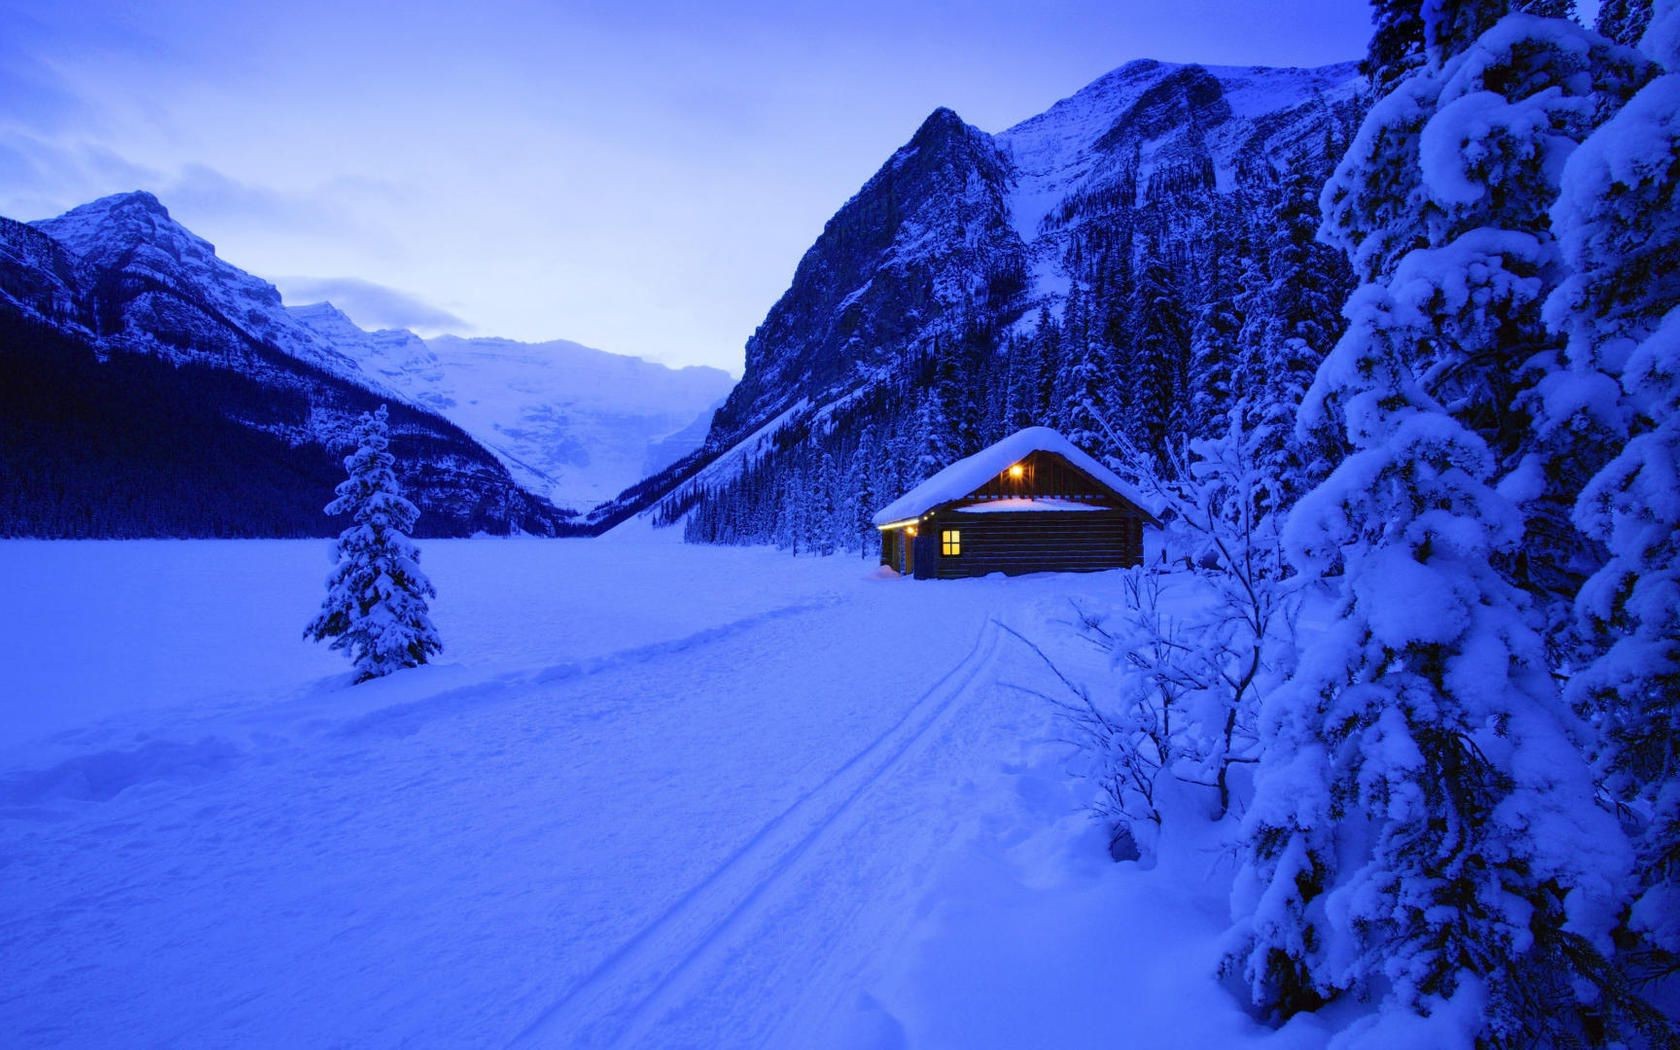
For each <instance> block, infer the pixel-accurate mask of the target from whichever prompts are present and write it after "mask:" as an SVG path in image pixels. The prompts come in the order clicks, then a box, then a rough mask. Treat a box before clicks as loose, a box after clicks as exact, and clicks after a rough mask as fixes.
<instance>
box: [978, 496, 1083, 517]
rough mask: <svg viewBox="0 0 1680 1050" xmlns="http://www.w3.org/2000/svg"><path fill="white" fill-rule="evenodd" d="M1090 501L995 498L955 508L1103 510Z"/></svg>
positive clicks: (985, 510)
mask: <svg viewBox="0 0 1680 1050" xmlns="http://www.w3.org/2000/svg"><path fill="white" fill-rule="evenodd" d="M1103 509H1104V508H1102V507H1099V506H1097V505H1095V504H1092V503H1075V502H1074V501H1073V500H1070V499H1027V498H1024V497H1022V498H1017V499H997V500H989V501H987V502H985V503H975V504H972V505H970V506H967V507H958V508H956V510H957V513H958V514H1009V513H1019V512H1022V511H1047V510H1103Z"/></svg>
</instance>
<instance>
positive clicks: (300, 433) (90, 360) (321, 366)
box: [0, 193, 576, 536]
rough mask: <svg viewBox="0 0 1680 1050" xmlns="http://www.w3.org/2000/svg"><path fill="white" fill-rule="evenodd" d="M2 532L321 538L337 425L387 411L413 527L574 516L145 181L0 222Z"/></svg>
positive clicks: (494, 527) (542, 526) (444, 529)
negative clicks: (332, 336)
mask: <svg viewBox="0 0 1680 1050" xmlns="http://www.w3.org/2000/svg"><path fill="white" fill-rule="evenodd" d="M0 332H3V335H4V338H0V369H3V370H4V374H5V376H6V378H7V381H6V382H5V383H3V384H0V387H3V388H4V394H3V395H0V399H3V401H4V402H5V404H4V410H5V418H6V420H7V425H6V427H5V428H4V429H3V431H0V493H3V495H0V532H3V533H4V534H7V535H38V536H155V535H170V536H181V535H223V536H272V535H282V536H284V535H321V534H325V533H328V532H331V531H335V530H336V529H337V528H339V527H342V526H341V523H337V522H334V521H332V520H331V519H328V518H326V517H325V516H324V515H323V514H322V513H321V508H322V507H323V506H324V505H325V504H326V502H327V501H328V500H329V499H330V498H331V495H332V489H333V486H334V484H336V482H337V481H338V480H340V478H341V477H342V468H341V467H340V466H339V465H338V459H339V458H340V457H342V456H343V454H344V453H345V451H346V447H345V442H346V440H347V433H348V426H349V423H350V422H351V420H353V419H354V417H355V416H357V415H358V414H360V413H361V412H364V411H367V410H370V409H373V408H376V407H378V405H380V404H381V403H389V404H390V406H391V424H392V432H393V447H394V449H395V451H396V452H397V454H398V462H399V472H400V473H401V475H402V480H403V483H404V485H405V487H406V489H407V491H408V493H409V495H410V497H411V498H413V499H414V501H415V502H416V503H417V504H419V506H420V508H421V511H422V516H421V520H420V532H421V534H422V535H467V534H470V533H474V532H479V531H488V532H502V533H505V532H534V533H547V534H552V533H556V532H566V531H574V530H575V528H576V526H575V525H574V524H573V523H572V516H571V514H570V513H569V512H566V511H563V510H560V509H558V508H556V507H555V506H554V505H553V504H552V503H550V502H549V501H548V500H547V499H546V498H544V497H542V496H539V495H535V494H533V493H531V492H529V491H527V490H526V489H525V488H523V487H522V486H520V485H519V484H518V482H516V481H515V480H514V478H513V477H512V476H511V475H510V474H509V473H508V471H507V469H506V468H505V467H504V466H503V465H502V464H501V463H500V462H499V461H498V460H497V459H496V457H495V456H494V455H492V454H491V453H490V452H488V451H487V450H485V449H484V448H483V447H482V446H480V445H479V444H478V443H477V442H475V441H474V440H473V439H472V438H471V437H469V436H468V435H467V434H466V433H465V432H463V431H462V430H461V429H460V428H459V427H457V426H456V425H455V424H453V423H450V422H449V421H448V420H446V419H444V418H442V417H440V416H438V415H436V414H435V413H433V412H431V411H429V410H427V409H425V408H422V407H419V406H416V405H413V404H411V403H409V402H407V401H405V400H404V399H402V398H401V397H400V396H398V395H397V394H396V393H395V392H394V391H393V390H391V389H390V388H388V387H386V386H384V385H382V384H380V383H378V382H376V381H374V380H372V379H370V378H369V377H368V376H367V375H366V374H365V373H364V372H363V371H362V369H361V367H360V366H359V365H358V363H357V362H356V361H355V360H354V359H353V358H352V357H350V356H349V355H348V354H346V353H344V352H342V351H341V350H339V349H337V348H335V347H334V346H332V345H331V344H330V343H329V342H327V341H324V340H322V339H320V338H319V337H318V336H317V335H315V334H314V333H313V332H312V331H311V330H310V329H309V328H307V327H306V326H303V325H301V324H299V323H297V322H296V321H295V320H294V319H293V318H292V317H291V315H290V314H289V313H288V312H287V311H286V309H285V308H284V307H283V306H282V304H281V299H280V294H279V292H278V291H276V290H275V288H274V287H273V286H272V285H270V284H268V283H267V282H265V281H262V280H261V279H259V278H256V277H253V276H252V275H250V274H248V273H245V272H244V271H242V270H239V269H238V268H236V267H234V266H231V265H229V264H228V263H226V262H224V261H223V260H221V259H219V258H217V256H216V252H215V248H214V247H213V246H211V245H210V244H209V243H208V242H206V241H204V240H202V239H201V238H199V237H197V236H195V235H193V234H192V233H191V232H190V231H188V230H187V229H185V228H184V227H182V226H181V225H180V224H178V223H176V222H175V221H174V220H173V219H172V218H171V217H170V215H169V213H168V211H167V210H166V209H165V208H164V207H163V205H162V204H160V203H159V202H158V200H157V199H156V198H155V197H153V196H152V195H150V194H147V193H129V194H122V195H118V196H114V197H107V198H104V199H102V200H99V201H95V202H93V203H91V204H87V205H84V206H82V207H80V208H76V209H74V210H72V211H70V212H67V213H66V214H64V215H62V216H59V217H58V218H56V219H50V220H47V221H44V222H41V223H37V224H34V225H26V224H23V223H18V222H13V221H11V220H0Z"/></svg>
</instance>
